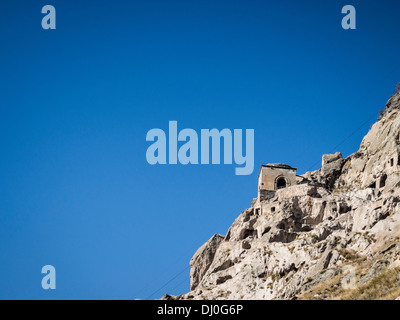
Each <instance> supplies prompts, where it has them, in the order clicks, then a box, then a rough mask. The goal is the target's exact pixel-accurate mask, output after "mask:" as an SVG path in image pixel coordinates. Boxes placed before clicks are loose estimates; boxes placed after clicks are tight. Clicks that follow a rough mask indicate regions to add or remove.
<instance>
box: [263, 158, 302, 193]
mask: <svg viewBox="0 0 400 320" xmlns="http://www.w3.org/2000/svg"><path fill="white" fill-rule="evenodd" d="M296 170H297V169H296V168H292V167H291V166H288V165H287V164H283V163H272V164H266V165H262V166H261V169H260V173H259V174H258V191H259V193H260V191H261V190H267V191H276V190H279V189H283V188H286V187H289V186H293V185H295V184H296Z"/></svg>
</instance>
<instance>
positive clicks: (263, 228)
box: [163, 93, 400, 299]
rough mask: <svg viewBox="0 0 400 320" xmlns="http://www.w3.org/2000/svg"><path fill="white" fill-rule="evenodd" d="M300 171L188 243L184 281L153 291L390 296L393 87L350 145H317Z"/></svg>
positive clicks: (397, 193) (397, 278) (398, 195)
mask: <svg viewBox="0 0 400 320" xmlns="http://www.w3.org/2000/svg"><path fill="white" fill-rule="evenodd" d="M302 177H303V181H302V183H301V184H298V185H295V186H291V187H288V188H285V189H281V190H278V191H276V192H275V194H274V195H273V196H272V197H271V198H270V199H268V200H263V201H262V203H261V205H262V206H263V208H266V210H262V213H260V214H259V213H258V211H256V210H254V205H255V204H257V202H258V205H260V200H259V199H257V200H256V199H255V200H254V201H253V202H252V206H251V207H250V208H249V209H247V210H245V211H244V212H242V213H241V214H240V215H239V217H238V218H237V219H236V220H235V222H234V223H233V224H232V226H231V227H230V228H229V230H228V232H227V234H226V235H225V236H221V235H214V236H213V237H212V238H211V239H210V240H208V241H207V242H206V243H205V244H204V245H203V246H202V247H201V248H199V249H198V251H197V252H196V253H195V255H194V256H193V258H192V260H191V261H190V265H191V272H190V277H191V291H190V292H189V293H187V294H184V295H180V296H177V297H173V296H169V295H165V296H164V297H163V298H164V299H340V298H342V299H395V298H397V297H398V296H400V242H399V239H400V93H397V94H396V95H393V96H392V97H391V98H390V100H389V101H388V103H387V105H386V108H385V109H384V110H383V112H382V113H381V116H380V118H379V120H378V122H376V123H375V124H374V125H373V126H372V127H371V129H370V131H369V133H368V134H367V135H366V136H365V137H364V139H363V141H362V143H361V146H360V149H359V150H358V151H357V152H356V153H354V154H352V155H351V156H349V157H348V158H346V159H343V158H342V155H341V154H340V153H336V154H333V155H324V156H323V158H322V168H321V169H319V170H317V171H314V172H307V173H306V174H304V175H303V176H302ZM272 208H273V209H272ZM269 209H270V210H269Z"/></svg>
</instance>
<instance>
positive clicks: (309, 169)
mask: <svg viewBox="0 0 400 320" xmlns="http://www.w3.org/2000/svg"><path fill="white" fill-rule="evenodd" d="M378 113H379V111H377V112H375V113H374V114H373V115H372V116H371V117H370V118H368V120H367V121H365V122H363V124H362V125H360V126H359V127H358V128H357V129H356V130H354V131H353V132H352V133H351V134H350V135H348V136H347V137H346V138H345V139H344V140H342V141H341V142H340V143H339V144H337V145H336V146H335V147H333V148H332V150H331V151H329V153H332V152H334V151H335V150H337V148H338V147H340V146H341V145H342V144H343V143H345V142H346V141H347V140H349V139H350V138H351V137H352V136H353V135H355V134H356V133H357V132H358V131H359V130H360V129H361V128H362V127H364V126H365V125H366V124H367V123H369V122H370V121H371V119H373V118H374V117H376V115H377V114H378ZM319 162H320V160H318V161H316V162H315V163H314V164H313V165H312V166H311V167H310V168H308V169H307V170H306V172H307V171H311V169H312V168H314V167H315V166H316V165H317V164H318V163H319Z"/></svg>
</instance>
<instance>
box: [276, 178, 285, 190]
mask: <svg viewBox="0 0 400 320" xmlns="http://www.w3.org/2000/svg"><path fill="white" fill-rule="evenodd" d="M283 188H286V179H285V178H284V177H279V178H278V179H277V180H276V190H279V189H283Z"/></svg>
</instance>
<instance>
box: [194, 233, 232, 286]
mask: <svg viewBox="0 0 400 320" xmlns="http://www.w3.org/2000/svg"><path fill="white" fill-rule="evenodd" d="M223 239H224V237H223V236H221V235H219V234H215V235H213V236H212V238H211V239H210V240H208V241H207V242H206V243H205V244H203V245H202V246H201V247H200V248H199V249H198V250H197V251H196V253H195V254H194V256H193V258H192V259H191V260H190V267H191V269H190V290H194V289H196V287H197V286H198V284H199V282H200V281H201V279H202V278H203V276H204V274H205V273H206V272H207V270H208V268H209V267H210V265H211V263H212V262H213V260H214V255H215V252H216V251H217V249H218V247H219V245H220V244H221V242H222V241H223Z"/></svg>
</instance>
